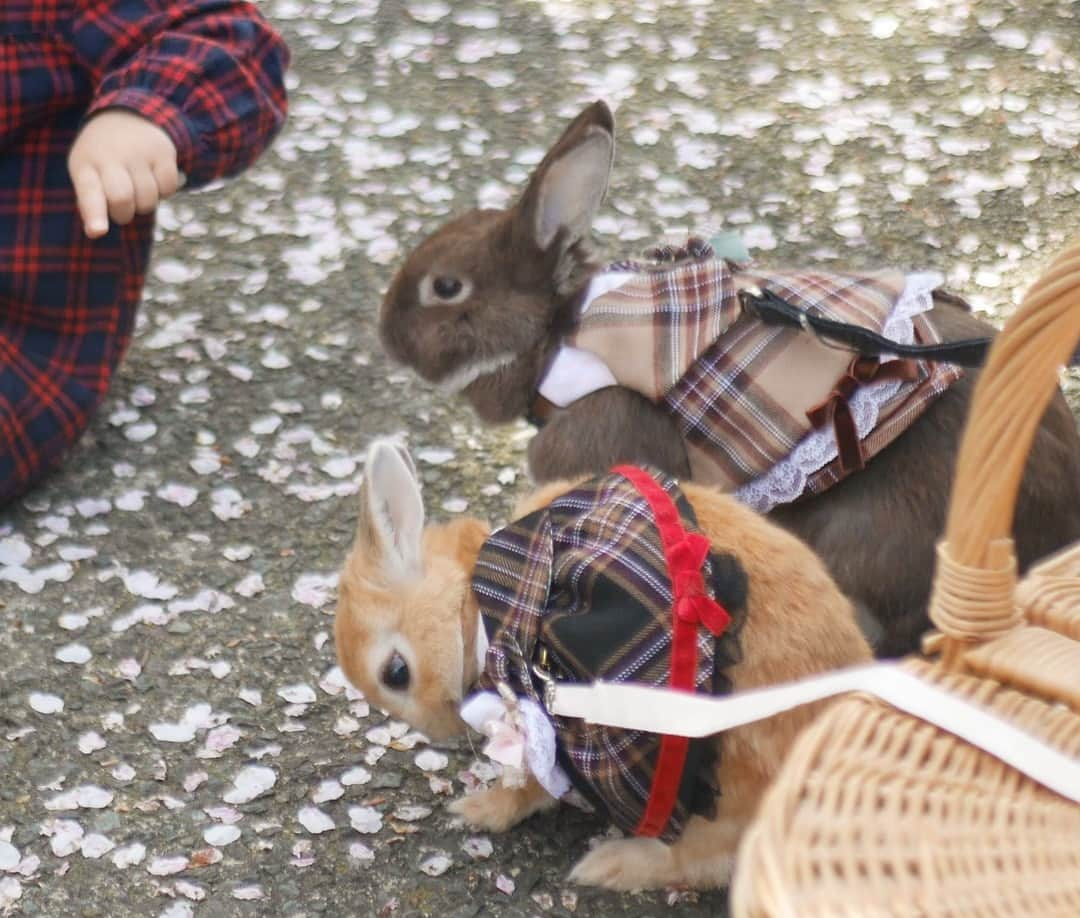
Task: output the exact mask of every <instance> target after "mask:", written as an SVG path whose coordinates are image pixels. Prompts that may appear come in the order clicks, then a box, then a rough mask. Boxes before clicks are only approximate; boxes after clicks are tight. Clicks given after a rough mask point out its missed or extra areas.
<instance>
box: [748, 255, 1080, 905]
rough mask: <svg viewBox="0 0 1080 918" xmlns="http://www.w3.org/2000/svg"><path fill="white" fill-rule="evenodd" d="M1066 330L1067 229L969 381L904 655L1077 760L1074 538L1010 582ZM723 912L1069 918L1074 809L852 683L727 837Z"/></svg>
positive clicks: (1077, 855)
mask: <svg viewBox="0 0 1080 918" xmlns="http://www.w3.org/2000/svg"><path fill="white" fill-rule="evenodd" d="M1078 339H1080V241H1078V242H1076V243H1075V244H1073V245H1072V246H1071V247H1070V248H1069V249H1067V250H1066V251H1065V252H1064V253H1063V254H1062V255H1061V256H1060V257H1059V258H1058V259H1057V260H1056V261H1055V262H1054V263H1053V264H1052V265H1051V267H1050V269H1049V271H1048V272H1047V274H1046V275H1045V276H1044V277H1043V278H1042V279H1041V280H1040V281H1039V282H1038V283H1037V284H1036V285H1035V286H1034V287H1033V288H1032V290H1031V291H1030V292H1029V294H1028V296H1027V297H1026V298H1025V300H1024V303H1023V304H1022V305H1021V307H1020V309H1019V310H1018V311H1017V313H1016V315H1015V316H1014V317H1013V319H1012V320H1011V321H1010V322H1009V323H1008V325H1007V326H1006V328H1005V330H1004V332H1003V333H1002V334H1001V336H1000V337H999V338H998V340H997V342H996V343H995V345H994V347H993V349H992V351H991V354H990V357H989V361H988V364H987V367H986V369H985V371H984V373H983V376H982V379H981V380H980V382H979V385H978V387H977V390H976V393H975V397H974V400H973V405H972V411H971V418H970V420H969V423H968V427H967V430H966V432H965V435H964V441H963V444H962V447H961V450H960V455H959V459H958V465H957V474H956V485H955V490H954V493H953V497H952V503H951V506H950V513H949V519H948V524H947V527H946V532H945V538H944V540H943V541H942V543H941V544H940V545H939V548H938V570H937V575H936V579H935V584H934V592H933V597H932V600H931V608H930V615H931V618H932V619H933V621H934V624H935V625H936V627H937V628H938V629H939V630H938V631H937V632H936V633H934V634H933V635H932V636H930V638H929V639H928V640H927V641H926V642H925V644H924V656H923V657H918V658H913V659H910V660H908V661H906V662H905V663H904V668H905V669H907V670H908V671H909V672H911V673H914V674H916V675H918V676H919V677H920V678H922V679H925V680H927V681H928V682H933V683H936V684H937V685H939V686H942V687H944V688H946V689H948V690H949V691H950V692H953V693H955V694H956V695H958V696H961V697H964V698H967V699H969V700H971V701H974V702H977V703H978V704H980V705H983V706H985V707H986V708H988V709H990V710H992V711H994V712H995V713H996V714H997V715H998V716H999V717H1001V718H1003V719H1005V720H1007V721H1008V722H1010V723H1012V724H1014V725H1015V726H1017V727H1020V728H1022V729H1024V730H1026V731H1028V732H1029V733H1031V734H1033V735H1035V736H1037V737H1039V738H1041V739H1043V740H1044V741H1045V742H1047V743H1048V744H1049V745H1051V746H1053V747H1054V748H1056V749H1058V750H1060V751H1061V752H1063V753H1065V754H1066V755H1068V756H1071V757H1074V758H1076V759H1078V760H1080V543H1078V544H1076V545H1074V546H1073V547H1072V548H1071V549H1069V550H1066V551H1065V552H1063V553H1061V554H1059V555H1056V556H1054V557H1053V558H1051V559H1049V560H1047V561H1045V562H1043V563H1042V564H1040V565H1039V566H1038V567H1036V568H1034V569H1032V570H1031V572H1030V573H1029V575H1028V576H1027V577H1026V578H1025V580H1024V581H1023V582H1022V583H1020V584H1017V583H1016V576H1015V572H1016V559H1015V554H1014V552H1013V545H1012V540H1011V538H1010V537H1009V534H1010V532H1011V530H1012V518H1013V508H1014V506H1015V502H1016V493H1017V490H1018V487H1019V481H1020V477H1021V475H1022V473H1023V468H1024V463H1025V460H1026V457H1027V454H1028V451H1029V450H1030V447H1031V442H1032V440H1033V438H1034V434H1035V430H1036V427H1037V424H1038V422H1039V419H1040V418H1041V417H1042V414H1043V410H1044V409H1045V407H1046V405H1047V403H1048V402H1049V400H1050V398H1051V395H1052V393H1053V392H1054V390H1055V389H1056V387H1057V385H1058V381H1059V379H1058V368H1059V367H1060V366H1061V365H1062V364H1064V363H1065V362H1066V361H1067V360H1068V357H1069V355H1070V354H1071V352H1072V350H1073V348H1074V347H1075V346H1076V343H1077V341H1078ZM731 905H732V910H733V913H734V914H735V915H736V916H759V915H770V916H773V915H776V916H781V915H782V916H797V918H810V916H818V915H828V916H834V915H858V916H875V915H1010V916H1014V915H1040V916H1042V915H1062V916H1065V915H1067V916H1070V918H1076V916H1080V806H1078V805H1076V804H1074V803H1071V802H1069V801H1068V800H1066V799H1065V798H1063V797H1060V796H1058V795H1057V794H1055V793H1053V792H1051V791H1050V790H1048V789H1046V788H1045V787H1044V786H1042V785H1041V784H1038V783H1036V782H1035V781H1032V780H1031V779H1029V778H1027V777H1026V776H1024V775H1022V774H1021V773H1019V772H1017V771H1015V770H1014V769H1012V768H1010V767H1009V766H1008V765H1005V764H1003V763H1002V762H1001V761H1000V760H999V759H997V758H994V757H993V756H991V755H989V754H987V753H985V752H982V751H981V750H979V749H977V748H975V747H974V746H971V745H968V744H967V743H965V742H964V741H962V740H960V739H957V738H956V737H954V736H953V735H952V734H949V733H946V732H944V731H943V730H940V729H939V728H937V727H934V726H931V725H930V724H928V723H926V722H924V721H922V720H919V719H916V718H914V717H911V716H909V715H906V714H903V713H901V712H899V711H898V710H896V709H895V708H893V707H891V706H889V705H887V704H885V703H883V702H880V701H878V700H876V699H873V698H869V697H866V696H863V695H849V696H846V697H845V698H843V699H842V700H840V701H838V702H836V703H835V704H833V705H832V706H831V707H829V708H828V709H827V710H826V712H825V713H824V714H823V715H822V716H821V717H820V718H819V719H818V720H816V721H815V722H814V723H813V724H812V725H811V726H810V727H809V728H808V729H807V731H806V732H805V733H804V734H803V735H802V736H801V737H800V738H799V741H798V742H797V743H796V745H795V747H794V749H793V750H792V752H791V755H790V757H789V759H788V760H787V762H786V763H785V765H784V767H783V769H782V770H781V773H780V775H779V776H778V777H777V779H776V781H775V783H774V784H773V786H772V787H771V788H770V790H769V792H768V793H767V795H766V797H765V798H764V800H763V801H762V806H761V810H760V811H759V813H758V816H757V818H756V820H755V822H754V823H753V825H752V826H751V828H750V829H749V830H748V832H747V834H746V836H745V837H744V840H743V844H742V847H741V849H740V855H739V858H738V867H737V872H736V875H735V879H734V882H733V884H732V893H731Z"/></svg>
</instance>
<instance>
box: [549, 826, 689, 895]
mask: <svg viewBox="0 0 1080 918" xmlns="http://www.w3.org/2000/svg"><path fill="white" fill-rule="evenodd" d="M674 874H675V859H674V858H673V857H672V854H671V848H670V847H669V846H668V845H665V844H664V843H663V842H662V841H658V840H657V839H655V838H617V839H610V840H608V841H603V842H601V843H600V844H599V845H597V846H596V847H595V848H593V849H592V851H590V852H589V853H588V854H586V855H585V856H584V857H583V858H582V859H581V860H580V861H578V862H577V863H576V864H575V865H574V869H573V870H571V871H570V881H571V882H573V883H580V884H581V885H582V886H603V887H606V888H607V889H618V890H622V891H624V892H626V891H629V890H632V889H652V888H656V887H660V886H668V885H671V884H673V883H675V882H677V879H678V878H677V877H675V876H674Z"/></svg>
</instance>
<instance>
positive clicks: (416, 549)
mask: <svg viewBox="0 0 1080 918" xmlns="http://www.w3.org/2000/svg"><path fill="white" fill-rule="evenodd" d="M423 530H424V501H423V498H422V497H421V496H420V483H419V481H418V480H417V478H416V469H415V466H414V465H413V463H412V458H411V457H410V456H409V454H408V452H407V451H406V450H405V448H404V447H403V446H401V445H400V444H399V443H396V442H394V441H392V440H388V439H378V440H376V441H375V442H374V443H372V444H371V446H370V447H369V448H368V453H367V459H366V461H365V463H364V480H363V481H362V482H361V484H360V520H359V523H358V526H357V530H356V548H357V549H358V550H359V551H362V552H363V553H364V554H365V555H367V556H368V557H369V558H371V559H372V560H374V561H376V562H377V564H378V566H379V568H380V570H381V571H382V573H383V574H384V575H385V576H386V578H387V579H388V580H391V581H401V580H409V579H411V578H413V577H415V576H416V575H417V574H419V573H420V572H421V569H422V567H423V562H422V557H421V540H422V537H423Z"/></svg>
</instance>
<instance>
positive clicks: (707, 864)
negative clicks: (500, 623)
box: [335, 441, 871, 889]
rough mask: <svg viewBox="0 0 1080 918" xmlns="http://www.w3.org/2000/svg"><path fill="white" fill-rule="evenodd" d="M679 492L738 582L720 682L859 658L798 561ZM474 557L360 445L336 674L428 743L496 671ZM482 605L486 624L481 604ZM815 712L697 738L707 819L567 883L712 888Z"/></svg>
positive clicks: (520, 806)
mask: <svg viewBox="0 0 1080 918" xmlns="http://www.w3.org/2000/svg"><path fill="white" fill-rule="evenodd" d="M574 486H575V485H572V484H571V483H568V482H560V483H552V484H549V485H547V486H545V487H543V488H541V489H539V490H538V491H537V492H535V493H534V494H532V495H531V496H530V497H528V498H527V499H526V500H525V501H524V502H523V504H522V506H521V507H520V508H519V511H518V513H519V514H521V515H524V517H525V519H529V518H530V517H529V514H532V513H533V511H540V512H541V513H542V512H543V511H544V510H545V509H549V508H550V507H551V506H553V505H554V503H555V502H557V501H558V499H559V497H560V495H563V494H564V493H565V492H567V491H568V489H570V488H571V487H574ZM682 487H683V493H684V495H685V498H686V500H688V501H689V504H690V506H691V507H692V508H693V513H694V515H695V516H696V520H697V526H698V527H699V528H700V532H701V533H703V534H704V535H705V536H707V540H708V544H709V546H711V550H712V552H713V553H714V555H715V556H724V557H726V558H728V557H729V558H731V559H734V560H733V563H734V564H735V566H736V567H737V568H738V570H739V571H741V572H743V574H744V575H745V580H744V581H743V582H742V590H743V592H742V594H741V595H742V596H743V597H744V600H745V608H744V612H743V618H742V626H741V629H740V630H739V631H738V634H737V640H738V643H739V644H740V645H741V653H740V654H737V655H735V656H734V657H732V658H731V659H732V660H735V662H733V663H732V665H731V666H730V668H729V669H728V670H727V671H726V672H727V676H728V677H729V680H730V687H731V688H732V689H733V690H735V691H738V690H742V689H749V688H753V687H757V686H763V685H768V684H773V683H778V682H782V681H785V680H790V679H795V678H798V677H802V676H806V675H809V674H812V673H816V672H821V671H824V670H829V669H833V668H837V667H842V666H846V665H849V664H854V663H858V662H862V661H866V660H868V659H869V658H870V656H871V653H870V648H869V646H868V644H867V643H866V641H865V639H864V638H863V637H862V635H861V633H860V631H859V629H858V627H857V626H856V624H855V621H854V616H853V611H852V607H851V604H850V603H849V601H848V600H847V599H846V598H845V597H844V596H843V595H842V594H841V593H840V591H839V590H838V589H837V587H836V586H835V584H834V583H833V582H832V580H831V579H830V577H829V576H828V574H827V572H826V571H825V569H824V567H823V565H822V564H821V563H820V561H819V560H818V559H817V558H816V557H815V555H814V554H813V553H812V552H811V551H810V550H809V549H808V548H806V547H805V546H804V545H803V544H802V543H800V542H799V541H798V540H796V539H795V538H794V537H792V536H791V535H789V534H788V533H786V532H784V531H783V530H781V529H780V528H779V527H777V526H774V525H773V524H771V523H769V522H768V521H767V520H765V519H764V518H762V517H760V516H759V515H757V514H755V513H754V512H752V511H750V510H748V509H747V508H746V507H744V506H742V505H741V504H739V503H738V502H736V501H735V500H733V499H732V498H731V497H729V496H726V495H723V494H721V493H719V492H717V491H715V490H711V489H707V488H704V487H700V486H696V485H693V484H685V485H683V486H682ZM575 493H576V492H575ZM505 531H506V529H504V530H500V532H505ZM485 542H487V543H488V544H487V545H485ZM488 546H490V540H489V528H488V526H487V525H486V524H485V523H483V522H481V521H479V520H476V519H467V518H462V519H456V520H453V521H452V522H449V523H446V524H442V525H430V526H427V527H426V528H425V525H424V508H423V502H422V499H421V494H420V487H419V484H418V482H417V480H416V478H415V475H414V471H413V469H412V467H411V463H410V462H409V460H408V457H407V455H406V454H405V453H404V452H403V451H402V450H401V449H400V448H398V447H396V446H394V445H393V444H391V443H389V442H388V441H376V443H374V444H373V445H372V447H371V449H370V451H369V453H368V456H367V463H366V466H365V475H364V481H363V484H362V486H361V492H360V517H359V524H358V528H357V535H356V541H355V544H354V545H353V548H352V550H351V552H350V554H349V556H348V558H347V560H346V562H345V566H344V569H343V570H342V573H341V579H340V587H339V590H340V592H339V600H338V606H337V617H336V625H335V636H336V642H337V652H338V656H339V659H340V662H341V666H342V668H343V670H344V672H345V674H346V675H347V676H348V678H349V679H350V680H351V681H352V682H353V684H355V685H356V686H357V687H358V688H360V689H361V690H362V691H363V692H364V694H365V696H366V697H367V698H368V699H369V700H370V701H371V702H372V703H373V704H375V705H378V706H379V707H380V708H383V709H384V710H386V711H388V712H390V713H391V714H392V715H393V716H394V717H398V718H401V719H403V720H405V721H407V722H409V723H410V724H411V725H413V726H414V727H416V728H418V729H420V730H422V731H423V732H425V733H426V734H428V735H429V736H430V737H432V738H434V739H442V738H446V737H448V736H451V735H453V734H456V733H460V732H462V731H463V730H464V729H465V727H464V724H463V722H462V720H461V719H460V717H459V715H458V708H459V706H460V705H461V702H462V700H463V699H464V698H465V696H466V695H467V694H468V693H469V692H470V691H471V690H473V689H474V688H475V687H476V686H477V685H478V684H479V683H481V682H482V681H483V679H484V678H485V676H486V673H487V671H489V670H490V669H491V668H492V666H493V664H494V661H495V656H493V653H492V650H491V649H489V650H488V651H487V653H486V655H483V657H484V658H483V660H481V659H480V656H481V655H480V654H478V652H477V650H478V642H481V643H482V642H483V641H484V640H485V638H484V637H482V636H481V635H482V632H481V600H480V599H479V598H478V597H479V596H480V595H481V593H483V592H484V591H483V587H482V585H480V584H479V581H478V580H477V579H476V578H475V577H474V566H475V565H476V564H477V560H478V558H480V557H482V550H483V551H487V550H488ZM714 573H715V568H714ZM739 576H742V574H740V575H738V576H737V577H736V579H738V578H739ZM714 582H715V579H714ZM474 586H475V587H476V590H474ZM477 590H479V591H480V592H477ZM719 595H720V594H719V591H718V592H717V596H718V597H719ZM742 601H743V600H740V599H736V600H735V602H742ZM483 606H484V608H483V612H484V617H485V618H487V619H490V618H491V615H492V612H491V605H490V603H489V601H488V600H487V599H484V600H483ZM733 609H734V606H733ZM488 624H489V625H490V624H491V622H490V621H489V622H488ZM619 637H620V639H621V631H620V632H619ZM495 646H497V645H496V644H493V645H492V647H493V648H494V647H495ZM701 646H704V645H701V644H700V642H699V652H700V647H701ZM729 662H730V660H729ZM816 711H817V708H816V706H807V707H804V708H799V709H796V710H794V711H791V712H788V713H785V714H782V715H779V716H777V717H775V718H772V719H770V720H767V721H763V722H760V723H756V724H752V725H748V726H745V727H741V728H738V729H735V730H731V731H728V732H727V733H725V734H723V735H722V736H717V737H713V738H711V739H706V740H701V741H697V742H701V743H703V744H705V745H706V746H707V747H709V748H710V749H711V750H712V751H716V749H717V748H718V749H719V766H718V767H716V768H714V769H712V770H711V772H710V780H711V781H713V782H715V783H714V784H713V785H712V786H713V787H715V785H718V786H719V788H720V790H721V793H720V796H719V797H716V798H715V800H714V801H713V802H715V816H714V817H713V818H705V817H703V816H700V815H690V816H689V818H688V819H687V821H686V822H685V824H684V825H683V827H682V831H681V835H679V836H678V838H677V840H675V841H673V842H672V843H670V844H667V843H665V842H663V841H660V840H659V839H658V838H655V837H630V838H623V839H618V840H607V841H604V842H602V843H601V844H599V845H598V846H597V847H595V848H594V849H593V850H591V851H590V852H589V853H587V854H586V855H585V856H584V857H582V858H581V859H580V860H579V861H578V863H577V865H576V866H575V867H574V868H573V872H572V874H571V878H572V879H573V880H575V881H576V882H580V883H583V884H588V885H599V886H606V887H610V888H613V889H632V888H647V887H662V886H667V885H684V886H693V887H701V888H704V887H714V886H722V885H725V884H726V883H727V881H728V879H729V877H730V873H731V866H732V858H733V856H734V853H735V850H736V847H737V845H738V842H739V838H740V835H741V833H742V831H743V829H744V828H745V827H746V825H747V824H748V822H749V820H750V819H751V817H752V816H753V814H754V810H755V807H756V806H757V803H758V800H759V798H760V797H761V794H762V792H763V790H764V789H765V787H766V785H767V783H768V782H769V780H770V778H771V777H772V776H773V775H774V774H775V773H776V771H777V769H778V768H779V767H780V764H781V763H782V761H783V758H784V755H785V753H786V752H787V750H788V748H789V747H790V745H791V743H792V741H793V740H794V738H795V736H796V734H797V732H798V731H799V730H800V728H801V727H802V726H804V725H805V724H806V723H807V722H808V721H809V720H810V719H811V718H812V717H813V716H814V714H815V713H816ZM650 736H652V735H650ZM553 803H554V800H553V798H552V797H551V796H549V794H548V793H547V792H546V791H545V790H544V789H543V788H542V787H541V786H540V785H539V784H538V783H537V781H536V780H535V779H532V778H530V779H529V780H528V781H527V782H526V783H525V784H524V786H521V787H507V786H504V785H497V786H495V787H493V788H491V789H489V790H485V791H482V792H479V793H475V794H472V795H469V796H466V797H464V798H461V799H459V800H457V801H455V802H454V803H453V804H451V809H452V810H453V811H454V812H456V813H459V814H460V815H461V816H463V817H464V819H465V821H466V822H467V823H468V824H470V825H472V826H475V827H477V828H482V829H487V830H491V831H503V830H505V829H508V828H510V827H511V826H513V825H515V824H516V823H518V822H520V821H521V820H522V819H524V818H526V817H527V816H529V815H530V814H531V813H534V812H536V811H538V810H540V809H542V808H544V807H547V806H550V805H552V804H553Z"/></svg>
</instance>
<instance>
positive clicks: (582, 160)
mask: <svg viewBox="0 0 1080 918" xmlns="http://www.w3.org/2000/svg"><path fill="white" fill-rule="evenodd" d="M614 132H615V120H614V118H613V117H612V115H611V109H609V108H608V107H607V105H606V104H604V103H603V102H594V103H593V104H592V105H590V106H589V107H588V108H587V109H585V111H583V112H582V113H581V114H580V115H578V116H577V117H576V118H575V119H574V120H573V121H572V122H571V123H570V126H569V127H568V128H567V129H566V130H565V131H564V132H563V135H562V137H560V138H559V140H558V141H557V142H556V144H555V146H553V147H552V148H551V149H550V150H549V151H548V153H547V155H546V156H545V157H544V159H543V161H542V162H541V163H540V165H539V166H537V167H536V171H535V172H534V173H533V174H532V177H531V178H530V179H529V185H528V187H527V188H526V189H525V192H524V193H523V194H522V196H521V200H520V201H519V202H518V215H519V219H521V220H522V221H523V222H524V227H523V229H524V231H526V232H527V233H528V234H529V235H531V237H532V241H533V242H534V243H535V244H536V245H537V246H538V247H539V248H540V249H541V251H546V250H547V248H548V246H550V245H551V243H552V240H554V238H555V236H556V235H557V234H558V232H559V230H560V229H565V230H566V238H565V239H564V244H565V245H566V246H567V247H569V246H570V245H573V244H574V243H575V242H577V241H578V240H580V239H582V238H584V237H585V236H587V235H588V233H589V230H590V229H591V227H592V223H593V219H594V218H595V216H596V212H597V211H598V210H599V209H600V204H601V203H602V202H603V200H604V195H605V194H606V193H607V187H608V180H609V178H610V177H611V163H612V159H613V158H614V155H615V136H614Z"/></svg>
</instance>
